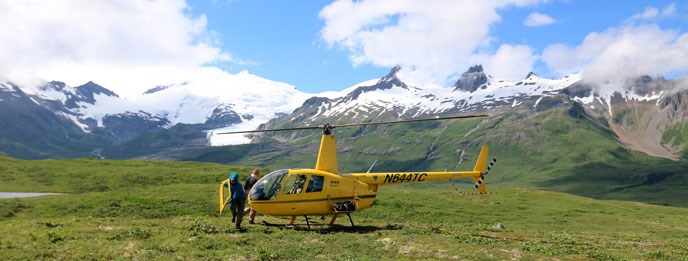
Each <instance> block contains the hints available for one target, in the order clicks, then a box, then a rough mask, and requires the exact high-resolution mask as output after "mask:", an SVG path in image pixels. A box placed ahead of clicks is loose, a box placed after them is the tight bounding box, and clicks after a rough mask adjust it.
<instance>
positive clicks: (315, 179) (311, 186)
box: [306, 175, 325, 192]
mask: <svg viewBox="0 0 688 261" xmlns="http://www.w3.org/2000/svg"><path fill="white" fill-rule="evenodd" d="M324 180H325V177H323V176H318V175H313V176H311V181H310V182H308V188H306V192H321V191H322V189H323V183H324V182H323V181H324Z"/></svg>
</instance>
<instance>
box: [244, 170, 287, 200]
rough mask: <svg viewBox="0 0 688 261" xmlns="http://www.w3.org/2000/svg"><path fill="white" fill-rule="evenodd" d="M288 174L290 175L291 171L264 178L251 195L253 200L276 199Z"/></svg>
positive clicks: (282, 171) (276, 172) (283, 171)
mask: <svg viewBox="0 0 688 261" xmlns="http://www.w3.org/2000/svg"><path fill="white" fill-rule="evenodd" d="M287 173H289V170H286V169H281V170H276V171H273V172H272V173H270V174H268V175H265V176H264V177H262V178H261V179H260V180H258V182H257V183H256V185H254V186H253V188H252V189H251V191H250V193H249V195H250V197H251V200H269V199H273V198H275V197H276V196H277V192H278V191H279V190H280V188H281V185H282V181H283V180H284V177H285V176H286V175H287Z"/></svg>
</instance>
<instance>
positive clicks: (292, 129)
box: [217, 114, 490, 134]
mask: <svg viewBox="0 0 688 261" xmlns="http://www.w3.org/2000/svg"><path fill="white" fill-rule="evenodd" d="M489 116H490V115H487V114H476V115H464V116H450V117H438V118H425V119H409V120H398V121H378V122H365V123H353V124H342V125H329V124H323V125H320V126H309V127H295V128H283V129H267V130H249V131H229V132H219V133H217V134H240V133H259V132H274V131H294V130H325V129H334V128H344V127H356V126H365V125H380V124H390V123H406V122H421V121H438V120H454V119H469V118H484V117H489Z"/></svg>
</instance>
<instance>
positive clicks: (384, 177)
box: [341, 146, 488, 193]
mask: <svg viewBox="0 0 688 261" xmlns="http://www.w3.org/2000/svg"><path fill="white" fill-rule="evenodd" d="M487 153H488V147H487V146H483V147H482V150H481V151H480V156H478V162H477V163H476V164H475V168H474V169H473V171H445V172H379V173H351V174H342V175H341V176H342V177H348V178H353V179H356V180H358V181H360V182H363V183H366V184H368V185H391V184H404V183H413V182H424V181H437V180H447V179H456V178H473V181H474V182H476V183H477V182H478V181H479V180H480V179H481V178H482V179H483V182H481V183H480V185H479V187H478V191H479V192H480V193H485V183H484V178H485V177H484V174H485V173H486V171H487V169H488V161H487V158H488V155H487Z"/></svg>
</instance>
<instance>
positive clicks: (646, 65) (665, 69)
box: [542, 25, 688, 83]
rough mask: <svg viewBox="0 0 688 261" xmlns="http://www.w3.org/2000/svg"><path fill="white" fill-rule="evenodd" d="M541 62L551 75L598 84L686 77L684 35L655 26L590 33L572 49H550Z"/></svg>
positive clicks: (686, 37)
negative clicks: (662, 76)
mask: <svg viewBox="0 0 688 261" xmlns="http://www.w3.org/2000/svg"><path fill="white" fill-rule="evenodd" d="M542 61H543V62H545V63H546V64H547V66H548V67H549V68H550V69H551V70H552V71H553V72H555V73H559V74H567V73H572V72H578V71H580V72H581V77H582V78H583V79H585V80H590V81H594V82H598V83H604V82H622V81H623V80H625V79H626V78H628V77H635V76H639V75H644V74H646V75H652V76H654V75H660V74H672V73H674V74H676V73H678V74H685V73H688V33H684V34H680V33H679V32H678V31H674V30H664V29H662V28H660V27H659V26H657V25H639V26H624V27H619V28H610V29H607V30H606V31H604V32H601V33H596V32H595V33H590V34H588V35H587V36H586V37H585V40H584V41H583V42H582V43H581V44H580V45H578V46H576V47H568V46H565V45H562V44H556V45H550V46H549V47H547V48H546V49H545V50H544V51H543V54H542Z"/></svg>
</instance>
